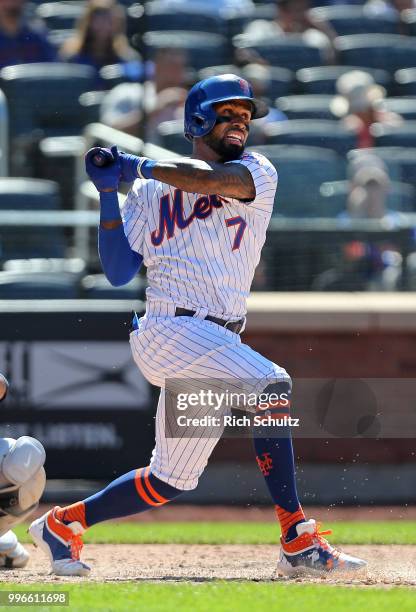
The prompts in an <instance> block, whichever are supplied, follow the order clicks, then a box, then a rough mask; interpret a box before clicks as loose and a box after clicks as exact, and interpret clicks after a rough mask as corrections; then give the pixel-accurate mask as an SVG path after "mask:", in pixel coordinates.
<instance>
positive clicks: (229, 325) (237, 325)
mask: <svg viewBox="0 0 416 612" xmlns="http://www.w3.org/2000/svg"><path fill="white" fill-rule="evenodd" d="M194 314H195V310H187V309H186V308H179V307H177V308H175V317H193V316H194ZM204 321H212V323H216V324H217V325H221V327H225V328H226V329H229V330H230V331H232V332H234V333H235V334H239V333H240V332H241V331H242V329H243V328H244V322H245V320H244V319H239V320H238V321H227V320H225V319H219V318H218V317H211V316H210V315H208V316H206V317H204Z"/></svg>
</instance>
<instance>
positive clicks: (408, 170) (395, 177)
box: [347, 147, 416, 188]
mask: <svg viewBox="0 0 416 612" xmlns="http://www.w3.org/2000/svg"><path fill="white" fill-rule="evenodd" d="M368 155H370V156H377V157H379V158H380V159H381V160H382V161H383V162H384V164H385V165H386V167H387V169H388V172H389V176H390V179H391V180H392V181H399V182H402V183H410V184H411V185H413V187H415V188H416V149H413V148H410V147H377V148H372V149H354V150H352V151H350V152H349V153H348V156H347V159H348V160H349V161H352V162H356V161H359V159H360V158H365V157H366V156H368Z"/></svg>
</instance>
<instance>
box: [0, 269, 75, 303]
mask: <svg viewBox="0 0 416 612" xmlns="http://www.w3.org/2000/svg"><path fill="white" fill-rule="evenodd" d="M77 297H78V289H77V279H76V278H74V277H73V275H72V274H68V273H67V274H64V273H62V272H58V273H51V272H50V273H44V272H30V273H27V272H20V273H19V272H0V299H2V300H40V299H45V300H46V299H48V300H53V299H55V300H57V299H76V298H77Z"/></svg>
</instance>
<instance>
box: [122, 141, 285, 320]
mask: <svg viewBox="0 0 416 612" xmlns="http://www.w3.org/2000/svg"><path fill="white" fill-rule="evenodd" d="M228 163H240V164H243V165H244V166H246V167H247V168H248V170H249V171H250V173H251V175H252V177H253V181H254V185H255V188H256V197H255V198H254V200H253V201H251V202H242V201H239V200H235V199H233V198H229V197H223V196H218V195H206V194H201V193H188V192H184V191H181V190H180V189H176V188H175V187H172V186H170V185H167V184H166V183H162V182H160V181H157V180H153V179H152V180H137V181H135V183H134V184H133V186H132V188H131V189H130V191H129V193H128V195H127V198H126V200H125V203H124V205H123V207H122V209H121V215H122V219H123V225H124V232H125V234H126V236H127V238H128V240H129V244H130V246H131V248H132V249H133V250H134V251H137V252H138V253H140V254H141V255H142V256H143V261H144V264H145V266H146V267H147V278H148V284H149V286H148V288H147V292H146V297H147V301H148V302H151V301H158V302H160V301H162V302H168V303H173V304H175V305H176V306H181V307H183V308H188V309H191V310H198V311H199V312H201V313H203V312H206V314H210V315H213V316H217V317H220V318H224V319H233V318H239V317H242V316H244V315H245V313H246V300H247V297H248V295H249V293H250V287H251V283H252V280H253V276H254V271H255V269H256V266H257V264H258V262H259V260H260V253H261V249H262V247H263V244H264V242H265V239H266V230H267V227H268V224H269V221H270V217H271V214H272V210H273V203H274V197H275V193H276V188H277V172H276V169H275V168H274V166H273V165H272V164H271V163H270V162H269V160H268V159H266V158H265V157H264V156H263V155H261V154H259V153H254V152H245V153H244V154H243V155H242V157H241V158H240V159H238V160H235V161H233V162H228Z"/></svg>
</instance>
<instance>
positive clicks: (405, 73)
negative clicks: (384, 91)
mask: <svg viewBox="0 0 416 612" xmlns="http://www.w3.org/2000/svg"><path fill="white" fill-rule="evenodd" d="M394 80H395V82H396V87H397V93H398V94H399V95H401V96H416V68H403V69H402V70H397V72H396V73H395V75H394Z"/></svg>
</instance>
